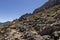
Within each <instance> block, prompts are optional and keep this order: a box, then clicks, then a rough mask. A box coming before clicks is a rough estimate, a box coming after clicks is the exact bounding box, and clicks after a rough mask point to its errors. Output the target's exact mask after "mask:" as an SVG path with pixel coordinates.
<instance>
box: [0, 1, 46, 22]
mask: <svg viewBox="0 0 60 40" xmlns="http://www.w3.org/2000/svg"><path fill="white" fill-rule="evenodd" d="M46 1H47V0H0V22H6V21H12V20H13V19H16V18H19V17H20V16H21V15H23V14H25V13H32V12H33V11H34V9H36V8H38V7H40V6H41V5H43V4H44V3H45V2H46Z"/></svg>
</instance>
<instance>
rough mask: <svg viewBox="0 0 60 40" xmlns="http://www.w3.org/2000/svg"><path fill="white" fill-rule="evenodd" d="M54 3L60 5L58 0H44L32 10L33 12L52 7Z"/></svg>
mask: <svg viewBox="0 0 60 40" xmlns="http://www.w3.org/2000/svg"><path fill="white" fill-rule="evenodd" d="M55 5H60V0H48V2H46V3H45V4H44V5H43V6H41V7H39V8H37V9H35V10H34V11H33V13H38V12H41V11H44V10H46V9H49V8H51V7H54V6H55Z"/></svg>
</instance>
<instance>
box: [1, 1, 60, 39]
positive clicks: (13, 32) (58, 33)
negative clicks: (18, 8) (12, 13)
mask: <svg viewBox="0 0 60 40" xmlns="http://www.w3.org/2000/svg"><path fill="white" fill-rule="evenodd" d="M47 3H48V5H47ZM47 3H46V4H44V5H43V6H42V8H41V7H40V8H38V9H37V10H38V11H37V10H35V12H33V13H32V14H25V15H22V16H21V17H20V18H19V19H16V20H13V21H12V22H11V23H9V24H7V25H4V27H3V28H0V40H60V1H59V0H49V1H48V2H47ZM46 7H48V8H46ZM44 8H45V9H46V10H45V9H44ZM43 9H44V10H43ZM41 10H43V11H41Z"/></svg>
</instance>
